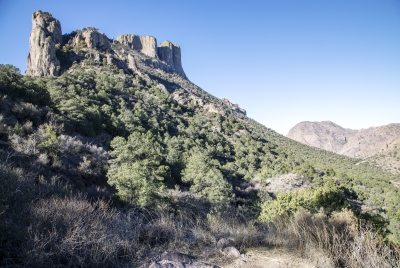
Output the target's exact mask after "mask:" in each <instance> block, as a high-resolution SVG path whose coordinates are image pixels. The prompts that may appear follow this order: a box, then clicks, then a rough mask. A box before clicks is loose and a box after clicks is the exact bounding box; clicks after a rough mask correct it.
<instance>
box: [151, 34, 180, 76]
mask: <svg viewBox="0 0 400 268" xmlns="http://www.w3.org/2000/svg"><path fill="white" fill-rule="evenodd" d="M157 51H158V55H159V57H160V59H161V60H162V61H164V62H166V63H167V64H168V65H169V66H172V67H173V69H174V71H175V72H176V73H177V74H179V75H180V76H182V77H186V75H185V72H184V71H183V68H182V63H181V48H180V47H179V46H178V45H177V44H172V43H171V42H170V41H165V42H163V43H161V45H160V46H159V47H158V50H157Z"/></svg>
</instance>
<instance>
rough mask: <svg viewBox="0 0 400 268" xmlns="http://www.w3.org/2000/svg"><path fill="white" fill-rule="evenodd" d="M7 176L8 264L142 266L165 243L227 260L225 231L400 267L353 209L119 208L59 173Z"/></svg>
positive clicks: (332, 259)
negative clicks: (59, 178)
mask: <svg viewBox="0 0 400 268" xmlns="http://www.w3.org/2000/svg"><path fill="white" fill-rule="evenodd" d="M0 180H1V181H0V182H1V184H2V186H4V187H2V189H1V190H2V192H1V193H2V197H1V201H2V204H1V207H0V208H1V211H0V212H1V213H0V214H1V215H0V216H1V217H0V219H1V224H0V227H1V231H2V232H1V233H0V238H1V239H0V240H1V241H0V242H1V245H0V266H1V267H50V266H56V267H136V266H139V265H140V264H141V263H143V262H144V261H145V260H147V259H148V258H149V257H151V256H154V255H156V254H159V253H161V252H163V251H165V250H172V251H180V252H183V253H188V254H193V255H195V256H198V257H199V258H201V259H203V260H207V261H209V262H216V263H223V262H225V261H226V259H223V258H224V257H223V256H222V255H221V254H220V252H219V251H218V249H217V242H218V241H219V240H220V239H221V238H225V239H229V240H230V241H234V244H235V246H236V247H237V248H238V249H239V250H240V251H241V252H243V253H245V252H246V249H248V248H256V247H270V248H271V247H273V248H282V249H286V250H288V251H295V252H298V253H301V254H302V256H303V257H305V258H307V259H308V260H309V261H310V262H311V263H314V264H315V266H316V267H400V259H399V251H396V249H397V250H398V248H397V247H395V246H392V245H388V244H387V243H386V242H385V241H384V240H383V238H382V236H381V235H379V234H377V233H376V232H374V229H373V228H372V227H371V226H368V225H362V224H359V222H358V221H357V219H356V218H355V216H354V214H353V213H352V212H351V211H347V210H345V211H342V212H340V213H335V214H333V215H332V216H331V217H327V216H326V215H325V214H324V213H323V212H321V213H318V214H314V215H313V214H311V213H309V212H307V211H304V210H302V211H299V212H297V213H296V214H295V215H294V217H292V218H282V219H278V220H276V221H275V222H274V223H272V224H269V225H259V224H256V222H255V221H254V220H253V219H252V218H251V217H249V215H247V214H246V212H245V211H242V210H241V209H240V208H234V207H223V208H219V209H214V210H211V211H210V210H209V209H207V206H205V205H204V204H203V203H198V200H195V199H193V200H191V199H190V198H191V197H190V196H186V197H185V199H184V200H183V202H181V204H180V205H179V206H176V207H175V209H172V208H171V206H167V205H166V206H165V207H164V208H161V209H155V210H144V209H134V208H130V209H127V208H119V209H118V208H115V207H114V206H113V205H112V204H111V203H110V202H109V201H105V200H99V199H97V200H93V199H92V200H91V199H88V197H87V196H85V195H83V194H80V193H77V192H76V191H71V189H69V188H65V187H62V186H60V185H58V184H57V183H56V182H55V180H53V182H45V181H42V180H41V181H40V182H39V183H35V182H34V181H35V176H33V175H32V176H31V175H30V173H29V172H27V171H25V173H24V172H23V171H22V170H21V169H16V168H13V167H12V166H8V165H2V166H0ZM6 186H7V187H8V188H9V189H8V188H6ZM176 198H177V199H179V198H181V197H176Z"/></svg>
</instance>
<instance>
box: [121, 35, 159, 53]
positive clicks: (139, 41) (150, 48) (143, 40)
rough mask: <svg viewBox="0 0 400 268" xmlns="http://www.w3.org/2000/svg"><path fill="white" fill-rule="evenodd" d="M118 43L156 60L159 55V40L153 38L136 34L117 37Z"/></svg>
mask: <svg viewBox="0 0 400 268" xmlns="http://www.w3.org/2000/svg"><path fill="white" fill-rule="evenodd" d="M117 40H118V42H120V43H121V44H122V45H125V46H128V47H130V48H131V49H134V50H137V51H140V52H142V53H143V54H145V55H147V56H149V57H152V58H155V59H157V58H158V55H157V39H156V38H155V37H153V36H139V35H135V34H123V35H120V36H118V37H117Z"/></svg>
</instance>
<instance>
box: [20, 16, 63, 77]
mask: <svg viewBox="0 0 400 268" xmlns="http://www.w3.org/2000/svg"><path fill="white" fill-rule="evenodd" d="M29 43H30V50H29V56H28V69H27V71H26V74H27V75H31V76H49V75H53V76H56V75H58V74H59V69H60V61H59V60H58V59H57V57H56V45H57V44H61V43H62V31H61V24H60V22H59V21H58V20H56V19H55V18H53V16H52V15H51V14H50V13H48V12H42V11H40V10H39V11H36V12H34V13H33V15H32V32H31V35H30V38H29Z"/></svg>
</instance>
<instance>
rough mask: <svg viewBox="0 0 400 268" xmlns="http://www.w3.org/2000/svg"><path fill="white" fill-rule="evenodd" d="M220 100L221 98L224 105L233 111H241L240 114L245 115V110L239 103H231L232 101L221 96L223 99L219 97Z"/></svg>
mask: <svg viewBox="0 0 400 268" xmlns="http://www.w3.org/2000/svg"><path fill="white" fill-rule="evenodd" d="M221 100H222V102H223V103H224V104H225V105H227V106H228V107H230V108H231V109H233V110H235V111H236V112H238V113H242V114H244V115H246V110H245V109H243V108H240V107H239V105H237V104H233V103H231V102H230V101H229V100H228V99H225V98H223V99H221Z"/></svg>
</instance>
